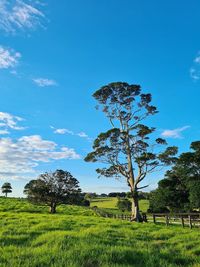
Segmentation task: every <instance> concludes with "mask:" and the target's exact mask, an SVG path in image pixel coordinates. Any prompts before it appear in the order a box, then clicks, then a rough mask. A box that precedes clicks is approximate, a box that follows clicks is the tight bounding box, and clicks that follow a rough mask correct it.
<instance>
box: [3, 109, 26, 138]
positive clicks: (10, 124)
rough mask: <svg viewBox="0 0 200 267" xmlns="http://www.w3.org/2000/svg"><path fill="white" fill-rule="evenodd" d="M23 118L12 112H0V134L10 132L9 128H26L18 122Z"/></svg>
mask: <svg viewBox="0 0 200 267" xmlns="http://www.w3.org/2000/svg"><path fill="white" fill-rule="evenodd" d="M23 120H24V119H22V118H21V117H18V116H14V115H12V114H10V113H6V112H0V134H6V133H7V134H8V133H9V131H8V129H12V130H24V129H25V127H22V126H18V123H19V122H21V121H23Z"/></svg>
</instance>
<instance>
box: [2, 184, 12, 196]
mask: <svg viewBox="0 0 200 267" xmlns="http://www.w3.org/2000/svg"><path fill="white" fill-rule="evenodd" d="M1 191H2V193H3V194H5V196H6V197H7V195H8V193H12V186H11V184H10V183H4V184H3V185H2V187H1Z"/></svg>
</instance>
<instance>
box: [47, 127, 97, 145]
mask: <svg viewBox="0 0 200 267" xmlns="http://www.w3.org/2000/svg"><path fill="white" fill-rule="evenodd" d="M50 128H51V129H53V130H54V133H56V134H70V135H75V136H79V137H81V138H85V139H87V140H88V141H89V142H91V141H92V138H90V137H89V136H88V135H87V134H86V133H85V132H79V133H75V132H73V131H71V130H69V129H66V128H59V129H56V128H55V127H53V126H50Z"/></svg>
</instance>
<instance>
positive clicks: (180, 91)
mask: <svg viewBox="0 0 200 267" xmlns="http://www.w3.org/2000/svg"><path fill="white" fill-rule="evenodd" d="M199 8H200V3H199V1H195V0H193V1H190V2H188V1H186V0H183V1H172V0H170V1H165V2H163V1H155V0H154V1H147V0H146V1H142V2H141V1H135V0H124V1H121V0H101V1H94V0H85V1H82V0H73V1H72V0H71V1H68V0H65V1H64V0H61V1H59V4H58V1H55V0H51V1H48V0H46V1H31V0H30V1H28V0H11V1H5V0H0V94H1V97H0V138H1V139H0V185H1V184H2V183H3V182H5V181H10V182H11V183H12V185H13V194H12V195H13V196H22V192H23V187H24V185H25V184H26V183H27V181H28V180H30V179H33V178H35V177H37V175H38V174H39V173H41V172H44V171H50V170H55V169H56V168H62V169H66V170H69V171H70V172H71V173H72V174H73V175H74V176H75V177H76V178H77V179H78V180H79V181H80V185H81V187H82V189H83V190H84V191H96V192H110V191H124V190H128V188H127V187H126V184H125V182H123V181H115V180H112V179H106V178H101V179H98V178H97V175H96V173H95V168H96V167H97V166H98V164H92V163H91V164H90V163H85V162H84V161H83V158H84V156H85V155H86V154H87V152H89V151H91V146H92V139H94V138H95V137H96V136H97V134H98V133H99V132H101V131H105V130H107V129H109V127H110V125H109V124H108V122H107V120H106V119H105V117H104V115H103V114H102V113H101V112H100V111H96V110H95V101H94V100H93V99H92V96H91V95H92V93H93V92H94V91H95V90H97V89H98V88H99V87H100V86H102V85H105V84H107V83H109V82H113V81H126V82H128V83H136V84H140V85H141V86H142V89H143V91H144V92H150V93H152V95H153V104H154V105H156V106H157V107H158V110H159V114H158V115H156V116H155V117H154V118H153V119H151V123H152V125H153V126H155V127H157V135H158V136H161V135H162V136H165V137H166V138H167V141H168V143H169V144H170V145H177V146H178V147H179V151H180V152H182V151H186V150H188V149H189V145H190V143H191V142H192V141H193V140H199V135H200V126H199V98H200V52H199V51H200V34H199V31H200V27H199V26H200V17H199ZM161 178H162V173H155V174H154V175H153V176H151V177H147V178H146V181H147V183H148V184H150V187H149V188H150V189H152V188H155V186H156V183H157V181H158V180H159V179H161Z"/></svg>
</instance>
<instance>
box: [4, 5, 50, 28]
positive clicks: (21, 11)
mask: <svg viewBox="0 0 200 267" xmlns="http://www.w3.org/2000/svg"><path fill="white" fill-rule="evenodd" d="M40 7H41V5H40V4H39V1H32V0H10V1H8V0H0V28H1V29H2V30H4V31H5V32H7V33H15V32H16V31H17V30H26V29H29V30H30V29H31V30H33V29H36V28H37V27H38V26H42V24H43V22H42V20H44V19H45V15H44V13H43V12H42V11H41V10H40Z"/></svg>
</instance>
